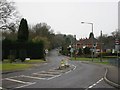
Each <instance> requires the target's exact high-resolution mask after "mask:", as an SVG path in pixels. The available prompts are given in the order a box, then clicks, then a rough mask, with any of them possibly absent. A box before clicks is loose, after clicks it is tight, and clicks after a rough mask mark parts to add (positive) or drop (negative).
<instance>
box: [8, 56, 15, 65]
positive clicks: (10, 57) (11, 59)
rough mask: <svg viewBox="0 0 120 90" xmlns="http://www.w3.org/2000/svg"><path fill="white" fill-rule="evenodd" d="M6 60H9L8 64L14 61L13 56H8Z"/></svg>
mask: <svg viewBox="0 0 120 90" xmlns="http://www.w3.org/2000/svg"><path fill="white" fill-rule="evenodd" d="M8 59H9V61H10V63H12V62H14V61H15V56H14V55H9V56H8Z"/></svg>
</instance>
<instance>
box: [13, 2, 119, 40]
mask: <svg viewBox="0 0 120 90" xmlns="http://www.w3.org/2000/svg"><path fill="white" fill-rule="evenodd" d="M13 1H14V2H16V6H17V9H18V11H19V12H20V14H21V15H22V16H23V17H24V18H26V19H27V21H28V23H29V24H36V23H40V22H45V23H47V24H48V25H50V26H51V27H52V29H53V30H54V32H55V33H57V32H61V33H62V34H72V35H77V38H78V39H79V38H86V37H89V33H90V32H91V31H92V27H91V25H90V24H81V22H83V21H84V22H91V23H93V24H94V30H93V32H94V34H95V37H97V36H99V35H100V31H101V30H102V31H103V34H108V35H110V33H111V32H113V31H115V30H116V29H117V28H118V2H117V1H118V0H13Z"/></svg>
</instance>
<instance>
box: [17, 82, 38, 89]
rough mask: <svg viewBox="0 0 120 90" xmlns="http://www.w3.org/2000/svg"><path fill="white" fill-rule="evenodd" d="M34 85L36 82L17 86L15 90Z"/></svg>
mask: <svg viewBox="0 0 120 90" xmlns="http://www.w3.org/2000/svg"><path fill="white" fill-rule="evenodd" d="M35 83H36V82H33V83H28V84H26V85H23V86H19V87H16V88H23V87H26V86H30V85H32V84H35Z"/></svg>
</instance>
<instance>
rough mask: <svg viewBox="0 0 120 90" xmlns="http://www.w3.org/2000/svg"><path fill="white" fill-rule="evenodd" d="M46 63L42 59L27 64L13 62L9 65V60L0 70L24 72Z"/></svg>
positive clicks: (3, 63) (4, 62) (28, 61)
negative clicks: (35, 65)
mask: <svg viewBox="0 0 120 90" xmlns="http://www.w3.org/2000/svg"><path fill="white" fill-rule="evenodd" d="M44 62H46V61H44V60H41V59H31V60H27V61H25V62H13V63H9V60H8V59H6V60H4V61H3V62H2V64H0V70H2V71H11V70H24V69H27V68H30V67H32V66H34V64H39V63H44Z"/></svg>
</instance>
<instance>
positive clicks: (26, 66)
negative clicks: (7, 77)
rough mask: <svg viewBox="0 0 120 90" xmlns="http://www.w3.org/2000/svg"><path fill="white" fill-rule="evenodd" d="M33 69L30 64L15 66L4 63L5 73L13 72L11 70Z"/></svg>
mask: <svg viewBox="0 0 120 90" xmlns="http://www.w3.org/2000/svg"><path fill="white" fill-rule="evenodd" d="M29 67H32V65H30V64H13V63H4V64H2V70H3V71H11V70H21V69H26V68H29Z"/></svg>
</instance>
